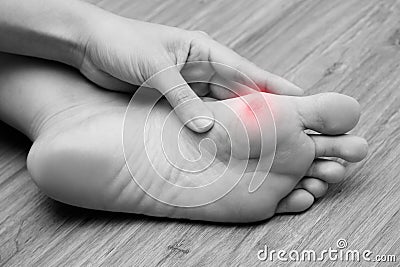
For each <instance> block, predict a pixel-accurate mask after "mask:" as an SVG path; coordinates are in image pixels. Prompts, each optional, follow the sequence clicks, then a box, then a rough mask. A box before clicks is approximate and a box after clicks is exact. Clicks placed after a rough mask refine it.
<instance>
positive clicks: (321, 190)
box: [296, 177, 328, 198]
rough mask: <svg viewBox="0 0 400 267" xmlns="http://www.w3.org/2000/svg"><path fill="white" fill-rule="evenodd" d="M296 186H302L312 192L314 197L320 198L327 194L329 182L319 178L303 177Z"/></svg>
mask: <svg viewBox="0 0 400 267" xmlns="http://www.w3.org/2000/svg"><path fill="white" fill-rule="evenodd" d="M296 188H302V189H304V190H307V191H308V192H310V193H311V194H312V195H313V196H314V198H320V197H322V196H323V195H325V194H326V191H327V190H328V183H327V182H325V181H322V180H320V179H317V178H312V177H307V178H303V179H302V180H301V181H300V182H299V184H298V185H297V186H296Z"/></svg>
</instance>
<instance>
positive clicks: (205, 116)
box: [146, 66, 214, 133]
mask: <svg viewBox="0 0 400 267" xmlns="http://www.w3.org/2000/svg"><path fill="white" fill-rule="evenodd" d="M146 85H147V86H149V87H153V88H155V89H157V90H158V91H159V92H160V93H162V94H163V95H164V96H165V97H166V98H167V100H168V102H169V103H170V104H171V106H172V107H173V108H174V111H175V113H176V115H177V116H178V118H179V119H180V120H181V122H182V123H184V124H186V126H187V127H189V128H190V129H191V130H193V131H195V132H198V133H204V132H207V131H208V130H209V129H211V128H212V126H213V125H214V115H213V113H212V112H211V111H210V110H209V109H208V107H207V106H206V104H205V103H204V102H203V101H202V100H201V99H200V98H199V97H198V96H197V95H196V93H195V92H194V91H193V90H192V88H190V86H189V85H188V84H187V83H186V81H185V79H184V78H183V77H182V75H181V73H180V72H179V70H178V68H177V66H171V67H169V68H167V69H165V70H162V71H161V72H159V73H157V74H156V75H154V76H153V77H151V78H150V79H149V80H148V81H146Z"/></svg>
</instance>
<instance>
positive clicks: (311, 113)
mask: <svg viewBox="0 0 400 267" xmlns="http://www.w3.org/2000/svg"><path fill="white" fill-rule="evenodd" d="M297 101H298V102H297V108H298V112H299V115H300V119H301V121H302V123H303V126H304V128H306V129H312V130H314V131H317V132H320V133H324V134H328V135H337V134H344V133H346V132H348V131H350V130H351V129H353V128H354V126H355V125H356V124H357V122H358V119H359V117H360V105H359V104H358V102H357V101H356V100H355V99H354V98H352V97H349V96H346V95H342V94H337V93H324V94H317V95H312V96H308V97H302V98H298V99H297Z"/></svg>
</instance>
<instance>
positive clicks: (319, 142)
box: [309, 134, 368, 162]
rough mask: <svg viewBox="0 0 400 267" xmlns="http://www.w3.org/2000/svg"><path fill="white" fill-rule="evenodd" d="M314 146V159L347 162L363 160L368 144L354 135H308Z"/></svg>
mask: <svg viewBox="0 0 400 267" xmlns="http://www.w3.org/2000/svg"><path fill="white" fill-rule="evenodd" d="M309 136H310V137H311V139H312V140H313V141H314V144H315V157H316V158H318V157H337V158H342V159H344V160H346V161H349V162H358V161H361V160H363V159H364V158H365V157H366V156H367V154H368V143H367V141H366V140H365V139H364V138H361V137H358V136H354V135H340V136H326V135H318V134H317V135H309Z"/></svg>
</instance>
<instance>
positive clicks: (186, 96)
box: [171, 87, 193, 104]
mask: <svg viewBox="0 0 400 267" xmlns="http://www.w3.org/2000/svg"><path fill="white" fill-rule="evenodd" d="M171 97H172V98H173V99H174V101H175V102H176V104H183V103H185V102H187V101H190V100H192V99H193V94H192V93H191V92H190V91H189V90H186V89H183V88H182V87H178V88H176V89H175V90H173V91H172V92H171Z"/></svg>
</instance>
